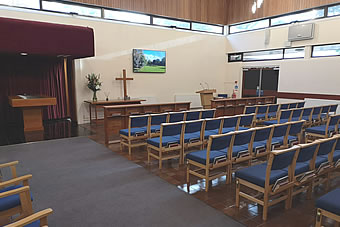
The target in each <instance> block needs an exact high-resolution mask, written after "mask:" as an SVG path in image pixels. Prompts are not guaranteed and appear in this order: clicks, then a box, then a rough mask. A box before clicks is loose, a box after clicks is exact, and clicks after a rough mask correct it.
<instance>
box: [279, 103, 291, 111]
mask: <svg viewBox="0 0 340 227" xmlns="http://www.w3.org/2000/svg"><path fill="white" fill-rule="evenodd" d="M287 109H289V103H284V104H280V110H287Z"/></svg>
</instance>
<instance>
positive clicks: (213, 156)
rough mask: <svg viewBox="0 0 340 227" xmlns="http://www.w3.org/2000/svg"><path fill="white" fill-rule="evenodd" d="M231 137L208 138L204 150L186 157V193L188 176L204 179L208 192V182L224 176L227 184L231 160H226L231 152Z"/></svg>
mask: <svg viewBox="0 0 340 227" xmlns="http://www.w3.org/2000/svg"><path fill="white" fill-rule="evenodd" d="M232 137H233V133H228V134H220V135H214V136H210V137H209V140H208V147H207V149H206V150H199V151H194V152H191V153H189V154H188V155H187V156H186V158H187V186H188V191H189V190H190V175H194V176H196V177H199V178H201V179H205V191H208V190H209V181H211V180H213V179H216V178H219V177H222V176H226V177H227V183H228V182H230V181H231V179H228V177H231V174H229V172H231V160H229V159H228V154H229V153H230V152H231V140H232ZM192 167H194V169H193V168H192ZM202 171H203V173H202ZM212 171H214V173H212ZM217 171H218V172H217Z"/></svg>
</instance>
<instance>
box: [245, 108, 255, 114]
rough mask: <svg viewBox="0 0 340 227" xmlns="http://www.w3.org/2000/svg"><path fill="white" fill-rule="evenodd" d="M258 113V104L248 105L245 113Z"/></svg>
mask: <svg viewBox="0 0 340 227" xmlns="http://www.w3.org/2000/svg"><path fill="white" fill-rule="evenodd" d="M253 113H256V106H246V109H245V111H244V114H253Z"/></svg>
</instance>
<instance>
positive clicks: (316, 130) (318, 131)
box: [306, 125, 335, 135]
mask: <svg viewBox="0 0 340 227" xmlns="http://www.w3.org/2000/svg"><path fill="white" fill-rule="evenodd" d="M334 130H335V127H334V126H332V125H331V126H329V127H328V133H330V132H333V131H334ZM306 132H307V133H314V134H319V135H325V134H326V125H320V126H314V127H310V128H306Z"/></svg>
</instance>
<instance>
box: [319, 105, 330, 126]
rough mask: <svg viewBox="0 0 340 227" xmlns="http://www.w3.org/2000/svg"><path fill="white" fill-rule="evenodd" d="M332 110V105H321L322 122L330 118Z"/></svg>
mask: <svg viewBox="0 0 340 227" xmlns="http://www.w3.org/2000/svg"><path fill="white" fill-rule="evenodd" d="M330 110H331V106H330V105H327V106H322V107H321V114H320V122H321V123H322V122H325V121H326V120H327V118H328V115H329V111H330Z"/></svg>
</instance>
